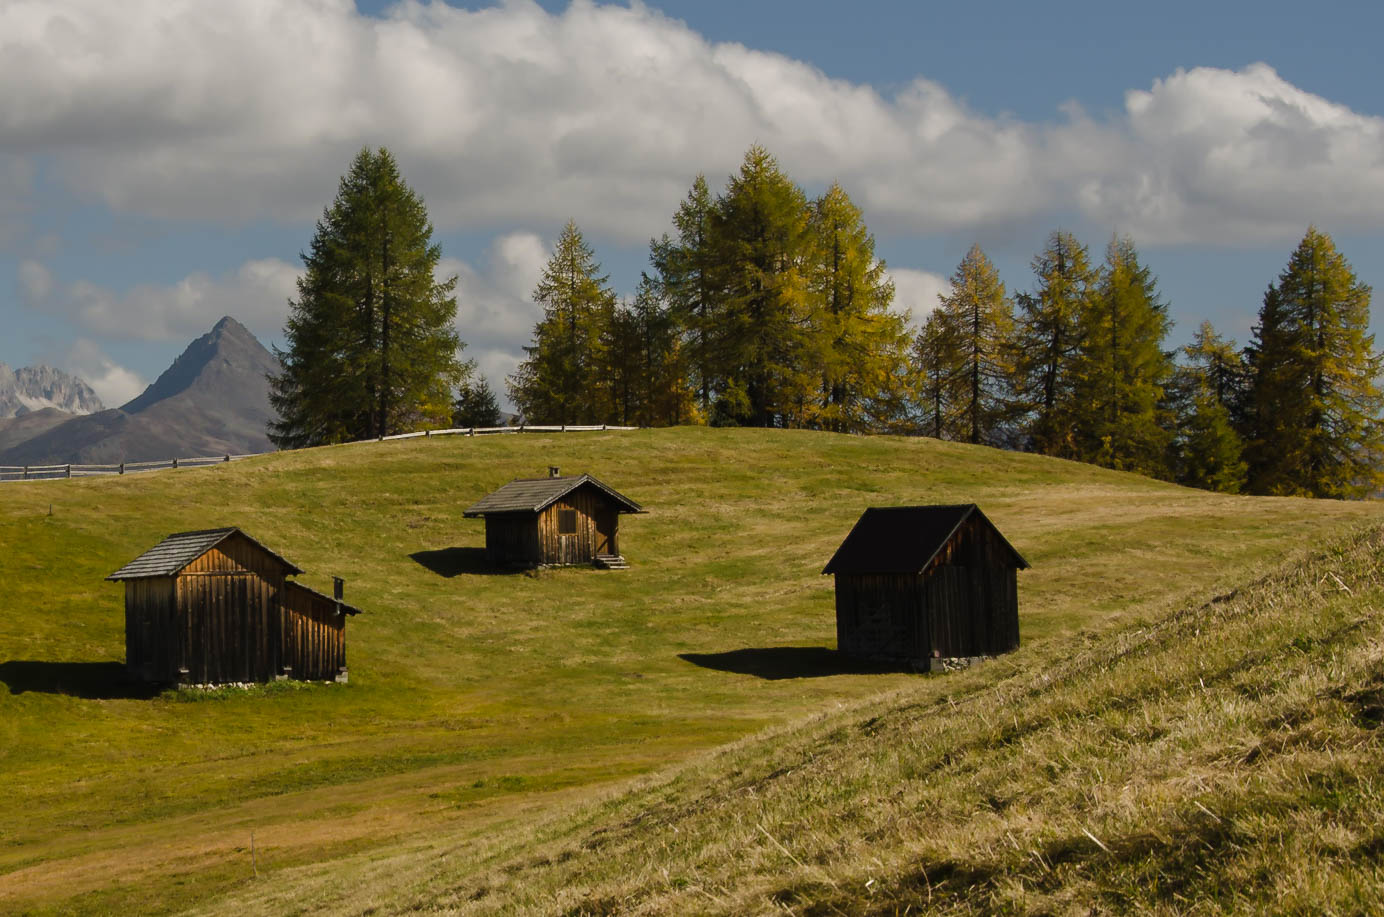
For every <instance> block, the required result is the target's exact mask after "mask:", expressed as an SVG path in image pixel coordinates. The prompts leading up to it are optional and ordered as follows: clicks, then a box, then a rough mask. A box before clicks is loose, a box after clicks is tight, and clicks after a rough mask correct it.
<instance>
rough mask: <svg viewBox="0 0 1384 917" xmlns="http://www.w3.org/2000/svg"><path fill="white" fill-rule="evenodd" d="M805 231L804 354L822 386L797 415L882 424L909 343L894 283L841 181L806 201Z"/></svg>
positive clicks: (848, 428)
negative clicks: (806, 329) (807, 337)
mask: <svg viewBox="0 0 1384 917" xmlns="http://www.w3.org/2000/svg"><path fill="white" fill-rule="evenodd" d="M808 232H809V236H810V238H809V247H808V251H807V260H806V264H805V265H804V274H805V279H806V285H807V307H808V310H809V313H808V315H809V330H810V334H811V340H810V342H809V344H808V345H807V346H806V347H805V348H804V354H803V357H804V360H805V362H806V363H807V364H808V365H809V366H812V365H815V366H818V367H820V371H821V389H820V394H819V397H818V399H817V401H816V402H815V403H812V404H810V405H808V406H807V407H806V409H805V410H804V412H803V415H804V416H803V417H802V421H803V422H804V423H807V424H810V425H811V426H816V427H821V428H824V429H828V430H836V431H838V432H864V431H868V430H876V429H881V428H883V427H885V426H886V425H887V424H888V423H889V421H890V420H891V419H892V418H891V417H890V416H889V415H890V414H892V413H894V412H895V411H897V405H898V403H899V402H900V400H901V397H902V392H901V390H900V389H901V386H900V375H901V374H900V367H901V365H902V364H903V363H904V362H905V361H906V359H907V349H908V344H909V340H908V333H907V331H906V330H905V327H904V318H903V316H901V315H899V314H897V313H894V312H891V311H890V309H889V307H890V305H891V303H892V302H893V299H894V284H893V282H892V281H891V280H890V279H889V277H888V275H887V274H886V273H885V264H884V262H883V261H881V260H879V259H878V258H876V257H875V239H874V236H873V235H871V234H870V231H869V230H868V229H867V228H866V226H865V221H864V218H863V216H862V215H861V212H860V208H858V207H856V206H855V204H854V202H852V201H851V199H850V197H849V195H847V194H846V192H845V191H844V190H842V188H841V186H840V185H837V184H833V185H832V186H831V187H830V188H829V189H827V191H826V193H825V194H823V195H822V196H821V197H820V198H818V199H817V200H816V201H814V202H813V203H812V205H811V212H810V215H809V222H808Z"/></svg>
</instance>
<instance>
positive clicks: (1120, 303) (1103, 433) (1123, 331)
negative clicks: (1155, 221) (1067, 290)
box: [1072, 236, 1173, 477]
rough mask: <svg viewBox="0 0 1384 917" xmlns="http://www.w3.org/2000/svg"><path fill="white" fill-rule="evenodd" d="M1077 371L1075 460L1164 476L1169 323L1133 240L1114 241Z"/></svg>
mask: <svg viewBox="0 0 1384 917" xmlns="http://www.w3.org/2000/svg"><path fill="white" fill-rule="evenodd" d="M1080 320H1081V325H1082V328H1081V344H1080V348H1079V352H1078V355H1077V360H1076V364H1075V367H1074V373H1073V375H1074V378H1075V394H1076V399H1075V404H1074V406H1073V420H1072V423H1073V427H1074V436H1075V440H1076V448H1077V456H1076V457H1078V458H1080V459H1082V460H1083V461H1087V462H1095V463H1096V464H1100V465H1104V466H1106V467H1108V468H1118V469H1121V470H1125V471H1137V472H1140V473H1142V474H1147V475H1153V476H1155V477H1160V476H1166V475H1167V474H1168V467H1167V460H1166V456H1167V449H1168V445H1169V441H1170V439H1171V434H1170V433H1169V432H1168V430H1167V427H1168V426H1169V425H1170V418H1167V417H1163V416H1160V405H1161V404H1162V402H1163V396H1164V388H1165V387H1166V385H1167V384H1168V382H1169V380H1170V379H1171V377H1172V370H1173V366H1172V356H1171V354H1169V353H1167V352H1166V351H1164V350H1163V341H1164V339H1165V338H1166V337H1167V334H1168V329H1169V328H1170V327H1171V326H1172V322H1171V321H1170V320H1169V318H1168V307H1167V305H1166V304H1165V303H1164V302H1163V301H1162V299H1161V298H1159V295H1158V289H1157V282H1156V281H1155V280H1154V277H1153V274H1152V272H1151V271H1150V270H1149V269H1148V268H1147V267H1145V266H1144V265H1142V264H1140V263H1139V255H1138V252H1137V251H1136V250H1135V248H1134V242H1133V240H1131V239H1130V238H1128V237H1127V236H1126V237H1116V238H1114V239H1111V241H1110V244H1109V246H1108V247H1107V248H1106V255H1105V266H1104V269H1103V270H1102V271H1101V273H1100V280H1099V283H1098V286H1097V289H1096V290H1095V295H1093V296H1091V297H1090V298H1089V300H1088V301H1087V307H1086V309H1085V310H1084V311H1083V312H1082V313H1081V315H1080Z"/></svg>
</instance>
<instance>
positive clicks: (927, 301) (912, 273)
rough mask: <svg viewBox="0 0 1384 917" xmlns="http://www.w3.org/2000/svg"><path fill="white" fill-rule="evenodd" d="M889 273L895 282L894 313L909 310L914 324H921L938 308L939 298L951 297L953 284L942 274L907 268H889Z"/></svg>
mask: <svg viewBox="0 0 1384 917" xmlns="http://www.w3.org/2000/svg"><path fill="white" fill-rule="evenodd" d="M888 273H889V278H890V279H891V280H893V281H894V311H896V312H903V311H904V310H905V309H907V310H908V311H910V312H911V313H912V315H913V322H914V324H921V323H922V321H923V319H925V318H927V317H928V315H929V313H931V312H932V310H933V309H936V308H937V301H938V298H939V297H941V296H950V295H951V289H952V287H951V283H950V282H949V281H948V280H947V278H945V277H943V276H942V275H941V274H934V273H932V272H930V271H916V270H913V269H912V268H906V267H895V268H889V271H888Z"/></svg>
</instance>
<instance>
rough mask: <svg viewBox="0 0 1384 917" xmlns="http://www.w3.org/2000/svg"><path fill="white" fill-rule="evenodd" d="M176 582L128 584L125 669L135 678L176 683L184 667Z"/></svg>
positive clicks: (159, 580)
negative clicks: (174, 681)
mask: <svg viewBox="0 0 1384 917" xmlns="http://www.w3.org/2000/svg"><path fill="white" fill-rule="evenodd" d="M173 595H174V591H173V578H172V577H170V576H161V577H157V578H151V579H134V580H126V581H125V668H126V671H128V672H129V674H130V677H131V678H135V679H139V680H143V681H173V680H175V679H176V678H177V675H178V666H179V665H180V664H181V663H180V660H181V655H182V654H181V646H180V642H179V640H178V633H177V630H176V628H175V626H174V621H175V617H176V616H175V613H174V607H173Z"/></svg>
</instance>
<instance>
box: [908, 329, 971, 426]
mask: <svg viewBox="0 0 1384 917" xmlns="http://www.w3.org/2000/svg"><path fill="white" fill-rule="evenodd" d="M965 369H966V361H965V355H964V353H963V351H962V347H961V329H960V328H958V327H957V324H956V316H955V315H954V314H953V313H951V312H949V311H946V310H944V309H934V310H933V311H932V312H931V313H929V314H928V317H927V319H926V320H925V321H924V322H923V327H922V330H920V331H919V332H918V336H917V338H916V339H915V340H914V342H913V361H912V373H911V375H912V378H913V389H914V404H915V405H916V416H917V428H918V430H919V431H921V432H922V433H923V435H924V436H931V437H933V438H934V439H960V438H962V437H961V432H962V429H963V426H962V423H961V417H962V408H963V406H964V404H965V398H966V378H965Z"/></svg>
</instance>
